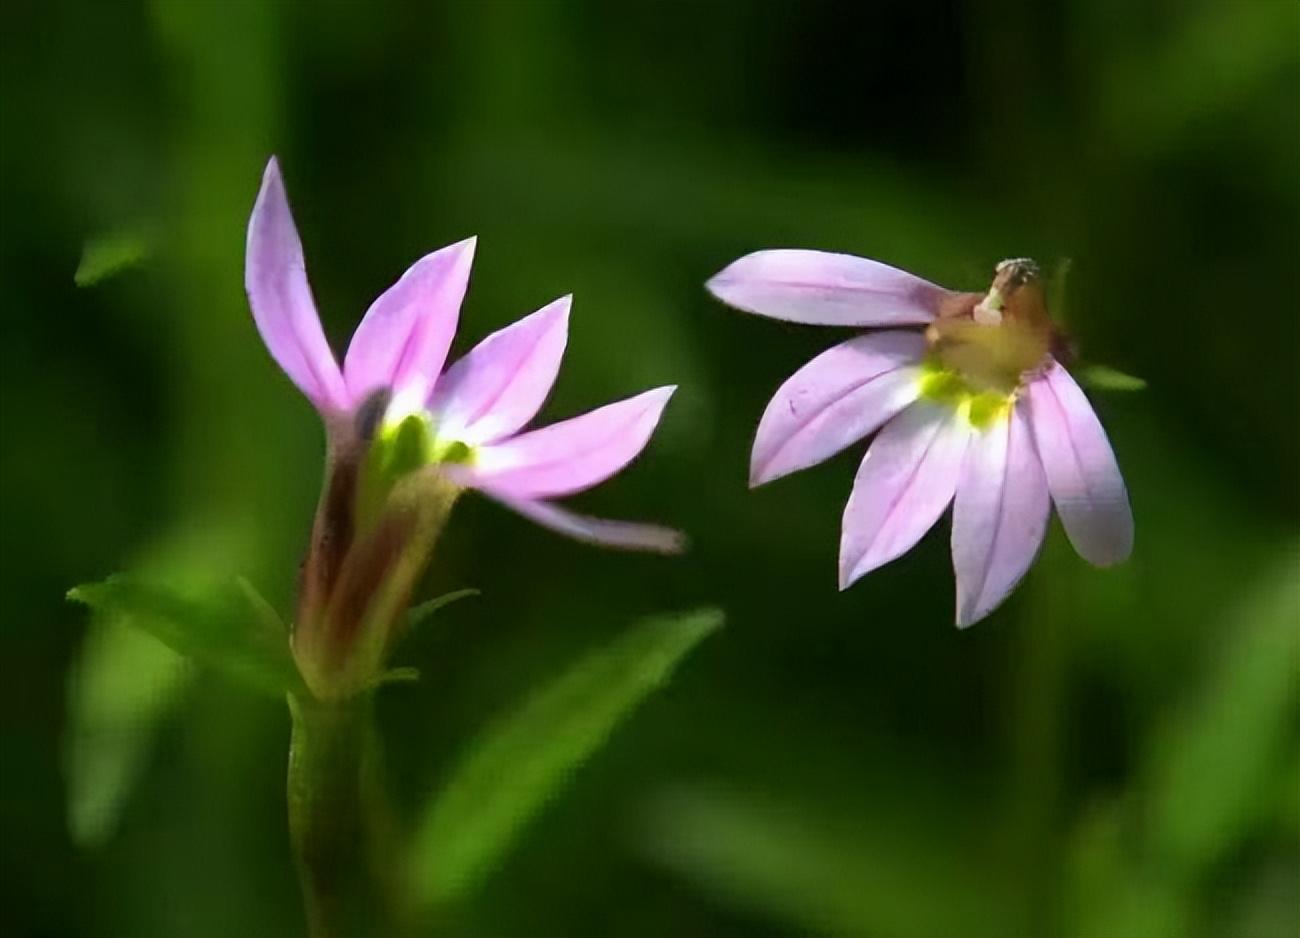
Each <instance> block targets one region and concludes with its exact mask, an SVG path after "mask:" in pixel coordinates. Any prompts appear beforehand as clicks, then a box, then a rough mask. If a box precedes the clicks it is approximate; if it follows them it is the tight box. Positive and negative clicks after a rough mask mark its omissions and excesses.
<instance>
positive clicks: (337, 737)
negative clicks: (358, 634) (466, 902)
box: [288, 696, 370, 938]
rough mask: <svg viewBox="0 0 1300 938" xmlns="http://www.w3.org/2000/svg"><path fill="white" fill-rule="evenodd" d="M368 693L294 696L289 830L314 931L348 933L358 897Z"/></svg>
mask: <svg viewBox="0 0 1300 938" xmlns="http://www.w3.org/2000/svg"><path fill="white" fill-rule="evenodd" d="M369 709H370V708H369V703H368V700H367V699H365V698H361V699H352V700H348V701H343V702H339V703H322V702H319V701H315V700H302V699H299V698H297V697H294V696H290V697H289V710H290V713H291V714H292V716H293V735H292V738H291V741H290V744H289V776H288V801H289V838H290V842H291V844H292V847H293V853H294V861H295V863H296V864H297V867H298V878H299V881H300V883H301V885H302V895H303V903H304V905H305V907H306V912H307V928H308V934H309V935H310V936H311V938H340V936H342V935H344V934H345V933H346V932H347V931H348V928H347V925H346V922H347V920H348V919H349V918H350V917H351V914H352V909H353V907H354V905H355V902H356V899H357V895H356V893H357V891H358V889H357V886H358V883H359V881H360V876H359V874H360V873H361V870H362V864H361V862H360V859H361V838H360V818H361V771H362V763H363V758H364V751H365V748H366V740H367V727H368V724H369V716H370V714H369Z"/></svg>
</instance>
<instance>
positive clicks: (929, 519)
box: [708, 250, 1133, 627]
mask: <svg viewBox="0 0 1300 938" xmlns="http://www.w3.org/2000/svg"><path fill="white" fill-rule="evenodd" d="M708 286H709V289H710V290H711V291H712V292H713V294H714V295H715V296H717V297H718V298H719V299H721V300H722V301H723V302H725V303H728V304H730V305H731V306H734V307H736V308H738V309H741V310H745V311H746V312H751V313H757V314H759V315H763V316H770V317H773V318H776V319H785V320H789V321H792V322H799V323H809V324H813V325H826V326H858V327H868V328H873V327H874V328H879V329H880V331H876V332H869V333H866V334H864V335H860V336H858V337H856V338H852V339H849V340H848V341H847V342H842V343H841V344H839V345H836V346H834V347H833V348H831V349H829V350H827V351H826V352H823V353H822V354H821V355H819V356H817V357H816V358H814V359H813V360H812V361H811V362H809V363H808V364H807V365H805V366H804V367H803V368H801V369H799V371H797V372H795V374H794V375H793V376H791V378H790V379H789V380H788V381H786V382H785V384H783V385H782V386H781V387H780V389H779V390H778V391H777V392H776V396H775V397H773V398H772V401H771V403H769V404H768V406H767V410H766V411H765V412H764V414H763V417H762V420H761V421H760V422H759V426H758V433H757V436H756V438H755V440H754V450H753V454H752V458H751V463H750V485H751V486H758V485H762V484H763V483H766V482H770V481H772V480H773V479H777V478H780V477H781V476H784V475H787V474H788V473H791V472H795V471H797V470H799V469H804V468H807V467H808V466H811V465H814V464H816V463H819V462H821V461H823V460H825V459H827V458H829V457H831V456H833V455H834V454H836V453H838V452H839V451H840V450H842V449H844V448H845V447H847V446H850V445H851V444H853V443H855V442H857V441H858V440H860V439H862V438H864V437H866V436H867V435H869V434H871V433H873V432H875V431H876V430H879V431H880V432H879V433H878V434H877V435H876V437H875V439H874V440H873V441H872V443H871V445H870V447H869V448H868V450H867V455H866V457H865V458H864V459H863V460H862V465H861V467H860V468H859V469H858V473H857V477H856V478H855V480H854V483H853V491H852V494H851V495H850V496H849V501H848V504H847V505H846V506H845V509H844V520H843V528H842V534H841V540H840V559H839V583H840V589H846V588H847V587H848V586H849V585H850V584H852V583H853V582H855V581H856V580H857V579H858V578H860V577H862V576H863V575H864V574H866V573H869V572H870V571H872V570H874V569H876V568H877V567H879V566H881V565H882V564H885V563H888V562H889V561H890V560H893V559H895V558H896V557H899V556H900V555H902V554H904V553H906V552H907V551H908V550H910V549H911V548H912V546H913V545H915V544H916V543H917V541H919V540H920V539H921V537H922V536H923V535H924V534H925V533H926V531H928V530H929V529H930V528H931V527H932V526H933V525H934V523H935V522H936V521H937V520H938V519H939V516H940V515H942V514H943V513H944V511H945V510H946V509H947V507H948V505H949V503H953V521H952V558H953V568H954V570H955V572H956V578H957V610H956V620H957V625H958V626H961V627H965V626H968V625H971V624H973V623H975V622H977V621H978V620H980V619H982V618H984V617H985V616H986V615H988V614H989V613H990V612H992V611H993V609H995V608H996V607H997V606H998V605H999V604H1000V603H1001V602H1002V601H1003V600H1004V599H1005V598H1006V597H1007V596H1008V595H1009V594H1010V593H1011V591H1012V590H1013V589H1014V588H1015V586H1016V584H1017V583H1019V581H1020V579H1021V578H1022V577H1023V576H1024V575H1025V573H1026V571H1027V570H1028V569H1029V567H1030V565H1031V564H1032V563H1033V560H1034V558H1035V556H1037V553H1038V550H1039V547H1040V545H1041V544H1042V541H1043V535H1044V532H1045V531H1046V528H1047V521H1048V516H1049V514H1050V511H1051V503H1052V502H1054V503H1055V504H1056V511H1057V514H1058V515H1059V516H1060V518H1061V522H1062V524H1063V526H1064V528H1065V533H1066V535H1067V536H1068V537H1069V539H1070V542H1071V544H1073V545H1074V549H1075V550H1076V551H1077V552H1078V553H1079V554H1080V555H1081V556H1082V557H1083V558H1084V559H1085V560H1087V561H1089V562H1090V563H1092V564H1095V565H1097V566H1109V565H1110V564H1114V563H1118V562H1120V561H1122V560H1124V559H1126V558H1127V557H1128V555H1129V553H1130V551H1131V549H1132V545H1133V517H1132V514H1131V512H1130V510H1129V502H1128V493H1127V492H1126V490H1125V487H1124V480H1123V478H1122V477H1121V476H1120V471H1119V467H1118V465H1117V464H1116V462H1115V455H1114V453H1113V451H1112V450H1111V446H1110V443H1109V441H1108V440H1107V439H1106V434H1105V431H1104V430H1103V429H1102V427H1101V423H1100V422H1099V421H1098V419H1097V415H1096V414H1095V413H1093V410H1092V407H1091V406H1090V405H1089V403H1088V400H1087V398H1086V397H1084V394H1083V392H1082V391H1081V390H1080V388H1079V386H1078V385H1077V384H1076V383H1075V382H1074V379H1073V378H1071V377H1070V374H1069V372H1067V371H1066V369H1065V368H1064V367H1063V365H1062V364H1061V359H1068V355H1067V353H1066V344H1065V342H1064V340H1063V338H1062V337H1061V336H1060V334H1059V333H1058V332H1057V331H1056V330H1055V329H1054V328H1053V326H1052V323H1051V320H1050V319H1049V317H1048V315H1047V308H1046V303H1045V301H1044V296H1043V291H1042V287H1041V284H1040V282H1039V277H1038V269H1037V267H1036V265H1035V264H1034V263H1033V261H1030V260H1027V259H1015V260H1007V261H1003V262H1002V263H1001V264H999V265H998V266H997V271H996V274H995V277H994V280H993V283H992V286H991V287H990V289H989V291H988V292H987V294H979V293H958V292H954V291H951V290H946V289H944V288H943V287H939V286H936V285H935V284H933V283H929V282H927V281H925V280H922V279H921V278H919V277H915V276H913V275H912V274H909V273H906V272H905V271H902V270H898V269H896V268H893V267H889V266H887V265H885V264H881V263H879V262H877V261H872V260H867V259H865V258H859V257H852V256H849V255H844V254H830V253H823V252H819V251H798V250H774V251H759V252H757V253H755V254H750V255H747V256H745V257H742V258H741V259H739V260H737V261H736V262H734V263H733V264H731V265H730V266H729V267H727V268H726V269H725V270H723V271H722V272H721V273H719V274H718V275H717V276H716V277H714V278H713V279H712V280H711V281H709V285H708Z"/></svg>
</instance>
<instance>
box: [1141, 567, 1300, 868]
mask: <svg viewBox="0 0 1300 938" xmlns="http://www.w3.org/2000/svg"><path fill="white" fill-rule="evenodd" d="M1282 554H1283V555H1282V556H1281V557H1280V558H1279V562H1278V563H1277V566H1276V567H1275V568H1274V569H1273V570H1270V571H1265V573H1264V574H1263V575H1262V576H1261V577H1260V579H1259V581H1258V582H1256V583H1255V584H1254V587H1253V588H1252V589H1250V590H1249V591H1248V592H1247V594H1246V599H1245V602H1244V603H1242V604H1241V605H1240V606H1239V607H1238V608H1236V609H1234V610H1232V612H1231V613H1230V614H1229V615H1228V616H1226V617H1225V618H1224V621H1223V628H1222V631H1221V634H1222V636H1223V638H1222V641H1223V648H1222V649H1221V651H1220V653H1219V654H1218V655H1216V656H1215V659H1214V670H1213V672H1212V673H1211V674H1210V675H1209V676H1208V679H1207V681H1206V683H1205V686H1204V687H1203V688H1202V691H1201V694H1200V695H1199V697H1198V699H1196V700H1195V701H1193V702H1191V703H1190V704H1189V706H1188V707H1187V708H1186V710H1184V711H1183V712H1181V713H1179V714H1177V715H1176V716H1175V717H1174V718H1173V719H1171V720H1170V722H1169V724H1168V725H1167V726H1166V727H1164V730H1163V732H1162V733H1161V734H1160V735H1159V736H1158V737H1157V739H1156V740H1155V741H1154V744H1153V745H1152V747H1151V749H1150V752H1151V760H1150V764H1149V765H1148V766H1147V790H1148V793H1149V802H1148V803H1147V805H1146V812H1145V816H1144V827H1145V829H1146V831H1147V836H1148V838H1149V840H1150V850H1151V851H1152V853H1153V855H1156V856H1159V857H1160V858H1161V861H1162V865H1163V866H1164V867H1165V870H1166V873H1167V874H1169V875H1180V876H1182V877H1185V878H1186V880H1187V882H1189V883H1193V882H1195V881H1196V880H1197V877H1199V876H1201V875H1203V874H1204V873H1205V872H1206V871H1207V870H1209V869H1210V868H1211V866H1212V865H1213V864H1214V863H1215V862H1216V861H1217V860H1218V859H1219V858H1221V857H1222V856H1223V854H1224V853H1225V852H1227V851H1228V850H1229V849H1231V846H1232V845H1233V844H1234V843H1240V842H1241V841H1242V840H1244V839H1245V838H1246V837H1247V836H1249V834H1250V831H1251V829H1252V827H1253V826H1254V825H1257V824H1259V823H1260V821H1261V818H1262V817H1263V816H1264V815H1265V813H1266V812H1267V811H1268V810H1269V809H1270V808H1271V805H1270V804H1269V803H1268V802H1269V797H1268V796H1269V792H1268V782H1269V779H1271V778H1274V777H1276V775H1277V773H1278V772H1280V771H1284V770H1285V768H1286V762H1287V760H1288V758H1289V757H1290V755H1291V752H1290V745H1289V744H1290V742H1291V737H1289V736H1288V732H1289V730H1290V729H1291V728H1292V727H1294V717H1295V713H1296V705H1297V703H1300V693H1298V691H1297V684H1296V662H1297V661H1300V628H1298V627H1297V623H1300V578H1297V577H1296V570H1297V569H1300V547H1298V546H1296V545H1292V546H1291V547H1290V548H1289V549H1287V550H1286V551H1284V552H1282Z"/></svg>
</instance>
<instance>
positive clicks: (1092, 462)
mask: <svg viewBox="0 0 1300 938" xmlns="http://www.w3.org/2000/svg"><path fill="white" fill-rule="evenodd" d="M1027 405H1028V412H1029V419H1030V426H1031V427H1032V428H1033V432H1034V442H1035V444H1036V445H1037V447H1038V454H1039V456H1040V457H1041V458H1042V461H1043V471H1044V472H1045V473H1046V474H1047V486H1048V488H1049V489H1050V490H1051V493H1052V501H1054V502H1055V503H1056V511H1057V513H1058V514H1060V516H1061V524H1062V525H1063V526H1064V527H1065V533H1066V535H1067V536H1068V537H1069V538H1070V543H1071V544H1073V545H1074V549H1075V550H1076V551H1078V552H1079V556H1080V557H1082V558H1083V559H1084V560H1086V561H1088V562H1089V563H1091V564H1094V565H1096V566H1098V567H1106V566H1110V565H1111V564H1115V563H1119V562H1120V561H1122V560H1125V559H1127V558H1128V555H1129V553H1130V552H1131V551H1132V550H1133V513H1132V511H1131V509H1130V508H1129V503H1128V490H1127V489H1125V487H1124V477H1123V476H1121V475H1120V472H1119V465H1118V464H1117V463H1116V462H1115V452H1114V450H1112V449H1111V447H1110V441H1109V440H1108V439H1107V438H1106V431H1105V430H1103V429H1102V426H1101V421H1100V420H1098V419H1097V415H1096V413H1094V412H1093V409H1092V405H1091V404H1089V403H1088V399H1087V398H1086V397H1085V396H1084V394H1083V391H1082V390H1080V389H1079V386H1078V385H1077V384H1075V382H1074V379H1073V378H1071V377H1070V374H1069V372H1067V371H1066V370H1065V369H1064V368H1062V367H1061V365H1060V364H1058V363H1056V362H1053V363H1052V366H1051V367H1050V368H1049V369H1048V370H1047V373H1046V374H1045V375H1043V377H1041V378H1039V379H1038V380H1036V381H1034V382H1032V383H1031V384H1030V385H1029V394H1028V399H1027Z"/></svg>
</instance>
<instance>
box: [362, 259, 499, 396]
mask: <svg viewBox="0 0 1300 938" xmlns="http://www.w3.org/2000/svg"><path fill="white" fill-rule="evenodd" d="M474 245H475V239H474V238H467V239H466V240H464V241H460V242H457V243H456V244H453V245H451V246H450V247H445V248H443V249H442V250H440V251H434V252H433V253H432V254H426V255H425V256H424V257H422V258H420V259H419V260H418V261H416V262H415V263H414V264H412V265H411V267H410V268H409V269H408V270H407V271H406V273H404V274H402V277H401V279H400V280H398V281H397V283H395V284H393V285H392V286H391V287H389V288H388V289H387V290H385V291H384V292H383V294H381V295H380V297H379V298H378V299H377V300H375V301H374V302H373V303H372V304H370V309H368V310H366V315H365V318H364V319H362V320H361V325H359V326H357V331H356V332H355V333H353V335H352V343H351V344H350V345H349V346H348V354H347V356H346V358H345V359H344V361H343V377H344V379H346V381H347V385H348V391H349V392H350V393H351V394H352V398H353V400H358V401H360V400H364V399H365V398H366V397H367V396H369V395H370V394H371V393H372V392H373V391H375V390H377V389H379V388H390V389H392V392H393V397H394V399H397V400H400V401H402V402H403V403H404V404H405V405H406V406H408V407H411V408H416V407H423V406H424V404H425V403H426V401H427V400H428V397H429V393H430V392H431V391H432V390H433V384H434V381H436V380H437V378H438V375H439V374H441V372H442V366H443V364H445V363H446V361H447V350H448V349H449V348H450V347H451V340H452V338H453V337H454V336H455V334H456V320H457V318H458V317H459V315H460V304H461V301H462V300H464V298H465V289H466V287H467V286H468V285H469V270H470V265H471V264H472V263H473V261H474Z"/></svg>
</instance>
